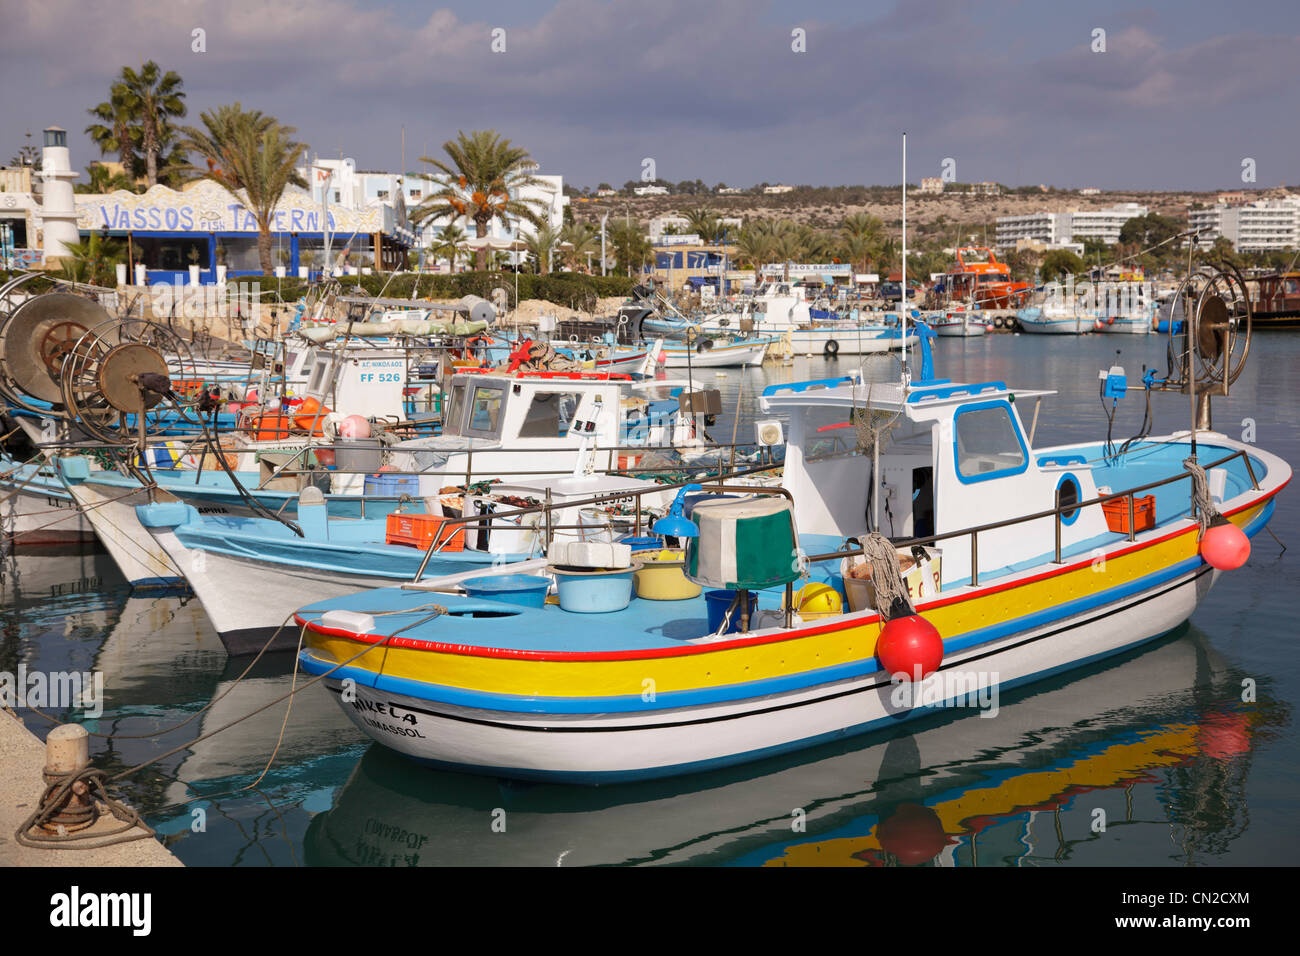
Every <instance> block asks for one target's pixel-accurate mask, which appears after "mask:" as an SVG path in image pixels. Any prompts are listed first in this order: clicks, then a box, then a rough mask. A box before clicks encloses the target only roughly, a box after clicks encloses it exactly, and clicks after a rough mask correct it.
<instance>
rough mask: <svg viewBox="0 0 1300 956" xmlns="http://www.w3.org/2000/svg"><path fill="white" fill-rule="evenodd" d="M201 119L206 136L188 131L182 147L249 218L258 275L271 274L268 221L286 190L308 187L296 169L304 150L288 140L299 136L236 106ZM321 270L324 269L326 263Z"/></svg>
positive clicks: (276, 123) (286, 127)
mask: <svg viewBox="0 0 1300 956" xmlns="http://www.w3.org/2000/svg"><path fill="white" fill-rule="evenodd" d="M200 119H202V120H203V124H204V126H205V127H206V130H200V129H197V128H194V127H186V128H185V130H184V132H185V134H186V139H185V141H184V145H185V147H186V148H187V149H190V150H193V151H195V152H197V153H199V155H200V156H202V157H203V158H204V160H206V162H207V166H208V168H207V170H206V171H204V172H203V177H204V178H208V179H213V180H215V181H216V182H219V183H221V185H223V186H225V187H226V189H227V191H229V192H230V193H231V194H232V195H233V196H235V197H236V198H237V199H240V200H241V201H243V202H244V203H245V204H246V205H247V207H248V209H249V211H250V212H252V214H253V217H254V219H256V221H257V255H258V259H259V260H260V262H261V267H262V271H263V272H267V273H269V272H271V271H273V268H274V267H273V266H272V263H271V217H272V216H273V215H274V214H275V207H276V205H277V204H278V203H279V202H280V198H281V197H282V196H283V195H284V191H285V189H286V188H288V187H289V186H290V185H294V186H301V187H304V188H305V187H306V185H307V183H306V181H305V180H304V179H303V178H302V177H301V176H299V175H298V172H297V170H296V168H295V167H296V166H297V164H298V160H299V158H300V157H301V156H302V154H303V151H304V150H305V149H306V148H307V147H306V145H305V144H303V143H299V142H295V141H294V140H293V139H291V137H292V136H293V134H294V133H295V132H297V130H295V129H294V128H293V127H292V126H283V125H281V124H280V122H279V121H278V120H276V119H274V118H273V117H270V116H264V115H263V114H262V113H261V112H260V111H258V110H250V111H248V112H245V111H244V110H243V108H242V107H241V106H240V104H238V103H235V104H234V105H233V106H229V107H220V108H218V109H217V110H216V111H215V112H213V113H201V114H200ZM191 168H192V167H191ZM241 192H242V193H243V195H242V196H241V195H240V193H241ZM325 265H326V267H327V268H328V266H329V263H326V264H325Z"/></svg>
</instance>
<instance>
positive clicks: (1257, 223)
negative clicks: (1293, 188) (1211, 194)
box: [1187, 196, 1300, 252]
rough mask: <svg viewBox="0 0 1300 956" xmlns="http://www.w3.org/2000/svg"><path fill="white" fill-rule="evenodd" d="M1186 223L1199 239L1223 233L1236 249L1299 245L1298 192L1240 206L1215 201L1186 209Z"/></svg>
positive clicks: (1277, 247) (1299, 206) (1204, 239)
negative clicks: (1283, 197) (1205, 205)
mask: <svg viewBox="0 0 1300 956" xmlns="http://www.w3.org/2000/svg"><path fill="white" fill-rule="evenodd" d="M1187 220H1188V224H1189V225H1190V226H1191V228H1192V229H1195V230H1196V231H1197V232H1198V233H1199V234H1200V238H1201V240H1202V241H1209V242H1213V241H1214V240H1215V239H1218V238H1219V237H1223V238H1225V239H1227V240H1228V241H1229V242H1231V243H1232V248H1233V249H1235V250H1236V251H1237V252H1262V251H1265V250H1269V249H1289V248H1294V247H1296V246H1300V196H1288V197H1287V198H1285V199H1274V200H1259V201H1257V202H1252V203H1248V204H1246V205H1243V206H1228V205H1223V204H1217V205H1214V206H1208V207H1206V208H1205V209H1189V210H1188V212H1187Z"/></svg>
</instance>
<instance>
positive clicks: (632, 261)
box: [609, 221, 654, 275]
mask: <svg viewBox="0 0 1300 956" xmlns="http://www.w3.org/2000/svg"><path fill="white" fill-rule="evenodd" d="M609 234H610V243H611V246H612V251H613V254H614V261H615V262H616V263H617V268H618V269H620V270H626V271H627V274H628V275H631V274H632V267H633V266H635V267H636V268H637V269H638V270H640V268H641V267H642V266H643V265H645V263H646V261H647V260H648V259H649V257H650V253H651V251H652V250H653V248H654V247H653V246H651V245H650V240H649V239H647V238H646V235H645V232H644V231H642V227H641V224H640V223H639V222H635V221H633V222H615V223H614V225H612V226H610V227H609Z"/></svg>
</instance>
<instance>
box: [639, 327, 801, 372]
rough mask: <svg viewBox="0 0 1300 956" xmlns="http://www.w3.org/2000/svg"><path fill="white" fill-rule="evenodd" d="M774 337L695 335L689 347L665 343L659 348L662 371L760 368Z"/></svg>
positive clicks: (775, 340) (682, 344)
mask: <svg viewBox="0 0 1300 956" xmlns="http://www.w3.org/2000/svg"><path fill="white" fill-rule="evenodd" d="M777 341H779V339H777V338H776V337H761V338H736V339H729V338H725V337H718V338H713V337H709V336H706V335H699V336H698V337H696V338H695V341H694V342H693V343H689V344H688V343H680V344H679V343H676V342H667V343H664V344H662V345H661V346H660V348H659V359H660V361H659V364H660V365H662V366H663V367H664V368H674V369H683V368H745V367H749V366H756V365H762V364H763V357H764V356H765V355H766V354H767V350H768V348H769V347H770V346H771V345H772V344H773V343H775V342H777Z"/></svg>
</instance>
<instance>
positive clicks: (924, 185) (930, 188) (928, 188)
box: [921, 176, 943, 196]
mask: <svg viewBox="0 0 1300 956" xmlns="http://www.w3.org/2000/svg"><path fill="white" fill-rule="evenodd" d="M921 192H922V193H923V194H925V195H936V196H937V195H938V194H939V193H941V192H943V180H942V179H940V178H939V177H938V176H926V177H925V178H924V179H922V180H921Z"/></svg>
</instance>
